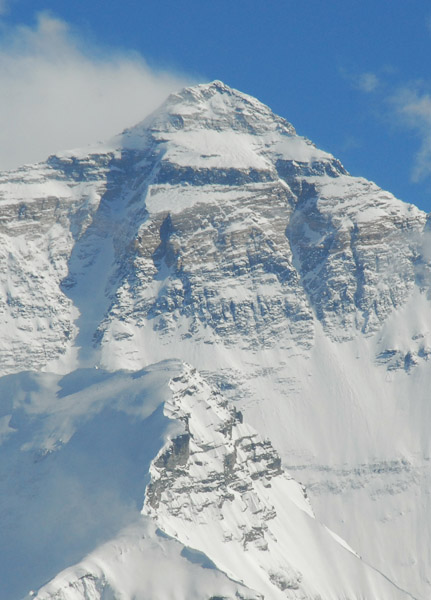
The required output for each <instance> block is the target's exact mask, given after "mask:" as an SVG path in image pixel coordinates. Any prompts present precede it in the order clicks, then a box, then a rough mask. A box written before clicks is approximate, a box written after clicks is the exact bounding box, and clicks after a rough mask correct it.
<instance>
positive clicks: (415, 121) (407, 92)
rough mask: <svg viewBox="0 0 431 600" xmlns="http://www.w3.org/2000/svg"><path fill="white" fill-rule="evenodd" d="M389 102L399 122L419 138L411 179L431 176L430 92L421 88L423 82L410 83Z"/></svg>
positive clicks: (417, 179) (416, 179)
mask: <svg viewBox="0 0 431 600" xmlns="http://www.w3.org/2000/svg"><path fill="white" fill-rule="evenodd" d="M390 103H391V105H392V106H393V107H394V110H395V113H396V115H397V116H398V118H399V121H400V124H401V125H402V126H403V127H406V128H408V129H410V130H411V131H412V132H413V133H415V135H416V136H417V137H418V139H419V150H418V152H417V154H416V156H415V163H414V167H413V171H412V180H413V181H414V182H419V181H422V180H424V179H427V178H428V177H431V94H430V93H429V92H428V91H427V90H425V89H423V84H412V85H411V86H410V87H407V86H406V87H403V88H401V89H399V90H398V91H397V92H396V93H395V94H393V95H392V96H391V98H390Z"/></svg>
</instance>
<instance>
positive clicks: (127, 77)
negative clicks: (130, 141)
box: [0, 0, 193, 169]
mask: <svg viewBox="0 0 431 600" xmlns="http://www.w3.org/2000/svg"><path fill="white" fill-rule="evenodd" d="M4 5H5V3H4V2H2V0H0V9H1V7H2V6H4ZM190 83H193V82H192V80H191V78H187V77H186V76H181V75H175V74H173V73H169V72H162V71H156V70H154V69H152V68H150V67H149V66H148V64H147V63H146V62H145V60H144V59H143V58H142V57H141V56H139V55H137V54H130V53H128V54H127V53H124V52H115V51H108V50H107V49H98V48H96V47H94V46H90V45H88V44H86V43H85V41H84V40H83V39H81V38H80V37H79V36H77V35H75V34H74V33H73V32H72V31H71V30H70V28H69V27H68V25H67V24H66V23H65V22H64V21H62V20H59V19H57V18H55V17H53V16H51V15H49V14H40V15H39V16H38V19H37V23H36V25H35V26H34V27H26V26H19V27H16V28H14V29H13V30H12V31H7V30H6V31H3V41H2V42H1V43H0V136H1V143H0V169H10V168H14V167H17V166H19V165H21V164H24V163H31V162H36V161H38V160H43V159H45V158H46V157H47V156H48V155H49V154H52V153H55V152H56V151H59V150H64V149H69V148H75V147H82V146H86V145H87V144H91V143H93V142H96V141H100V140H104V139H107V138H109V137H111V136H112V135H115V134H116V133H119V132H120V131H122V130H123V129H124V128H125V127H128V126H131V125H134V124H135V123H137V122H139V121H140V120H142V119H143V118H144V117H145V116H147V115H148V114H149V113H150V112H151V111H152V110H154V109H155V108H157V106H158V105H159V104H160V103H161V102H163V100H164V99H165V98H166V96H167V95H168V94H169V93H170V92H172V91H174V90H177V89H179V88H181V87H184V85H189V84H190Z"/></svg>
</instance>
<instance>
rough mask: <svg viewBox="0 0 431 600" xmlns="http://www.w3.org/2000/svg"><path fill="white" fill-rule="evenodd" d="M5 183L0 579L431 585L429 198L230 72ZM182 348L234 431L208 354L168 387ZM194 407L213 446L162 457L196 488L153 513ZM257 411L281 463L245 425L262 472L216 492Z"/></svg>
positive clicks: (116, 593) (22, 584)
mask: <svg viewBox="0 0 431 600" xmlns="http://www.w3.org/2000/svg"><path fill="white" fill-rule="evenodd" d="M278 161H281V163H282V167H283V168H286V169H287V171H286V172H284V171H283V169H282V167H280V166H279V165H278ZM283 165H284V166H283ZM232 172H234V174H233V176H232V181H229V176H230V175H229V173H230V174H232ZM256 172H258V175H256ZM286 173H287V174H286ZM328 173H329V174H328ZM221 174H222V175H223V177H225V175H226V177H227V180H225V181H224V183H220V181H221V180H220V179H219V177H220V176H221ZM255 175H256V176H255ZM210 176H211V177H213V178H214V183H209V182H208V180H207V178H208V177H210ZM0 202H1V206H2V216H1V227H0V236H1V248H2V250H1V270H0V314H1V322H0V333H1V340H2V342H1V344H0V356H1V367H2V375H3V377H2V378H1V379H0V397H1V405H0V406H1V407H0V441H1V445H2V453H1V455H0V456H1V458H0V515H1V519H0V524H1V525H0V526H1V527H2V530H1V533H0V540H1V541H0V552H1V559H0V581H1V582H2V594H3V595H2V598H3V597H5V600H19V598H21V597H22V596H24V594H26V593H27V592H28V591H29V590H30V589H33V590H36V589H37V588H40V586H42V584H43V583H44V582H45V581H47V580H48V579H51V578H54V579H52V581H51V582H50V583H48V584H47V585H46V586H44V587H42V589H40V591H39V592H35V594H37V596H36V597H38V598H40V599H41V600H42V599H43V600H47V599H48V598H49V599H54V598H55V599H56V600H60V599H62V600H63V599H64V600H78V599H79V600H83V599H84V598H85V599H86V600H99V599H100V600H101V599H102V598H103V600H107V599H108V598H109V600H111V598H115V599H116V600H117V599H119V598H121V600H131V599H132V598H133V599H135V598H136V599H138V598H139V600H141V598H147V597H148V598H154V597H156V595H160V597H163V598H171V597H172V598H192V599H193V598H196V599H198V598H199V599H200V598H202V597H210V596H211V595H214V596H219V597H223V596H226V597H228V598H230V597H232V598H234V597H235V595H236V594H238V597H244V598H250V599H251V598H256V597H257V595H256V594H262V593H265V597H267V598H286V597H287V598H298V599H299V598H307V599H308V598H315V597H318V596H319V595H320V597H321V598H322V599H324V600H327V599H332V598H334V600H335V599H337V600H341V598H346V597H348V598H352V599H354V598H358V600H359V598H367V600H368V599H370V600H371V598H378V599H379V600H384V599H386V598H388V599H391V600H392V599H393V598H398V597H399V598H406V597H414V598H417V599H420V600H426V599H427V598H428V597H429V596H430V593H431V588H430V584H429V581H430V578H431V575H430V571H429V565H430V564H431V557H430V554H429V553H430V548H431V531H430V528H429V526H428V524H429V523H431V506H430V503H429V501H428V498H429V490H430V485H431V470H430V462H429V461H430V435H429V423H430V422H431V420H430V417H431V415H430V408H429V398H428V396H429V394H428V390H429V387H430V379H429V373H430V371H429V362H428V361H429V357H430V356H431V337H430V335H431V334H430V332H431V317H430V315H431V311H430V308H431V307H430V299H429V285H430V281H431V279H430V276H429V272H430V271H429V243H428V238H427V236H426V235H424V234H423V230H424V227H425V223H426V215H424V213H422V212H421V211H419V210H418V209H416V208H415V207H412V206H409V205H406V204H404V203H402V202H400V201H399V200H397V199H396V198H394V197H393V196H392V195H391V194H389V193H388V192H384V191H383V190H380V188H378V187H377V186H376V185H375V184H373V183H371V182H368V181H366V180H364V179H361V178H354V177H351V176H349V175H347V174H346V173H345V171H344V170H343V169H342V167H341V166H340V167H339V166H337V165H336V162H334V159H333V157H332V156H331V155H330V154H328V153H326V152H323V151H320V150H318V149H317V148H315V146H314V145H313V144H311V143H310V142H309V141H308V140H305V139H304V138H301V137H299V136H297V135H296V134H295V130H294V129H293V127H292V126H291V125H290V124H289V123H287V122H286V121H284V120H283V119H281V118H280V117H277V116H276V115H273V113H272V112H271V111H270V110H269V109H268V108H267V107H265V106H264V105H262V104H260V103H259V102H258V101H257V100H255V99H253V98H251V97H249V96H246V95H244V94H241V93H240V92H237V91H235V90H231V89H230V88H228V87H227V86H224V84H221V83H220V82H214V83H213V84H209V85H206V86H196V87H195V88H191V89H188V90H184V91H182V92H180V93H178V94H176V95H173V96H172V97H171V98H170V99H169V100H168V101H167V103H166V104H165V105H164V106H163V107H162V108H161V109H160V110H159V111H156V113H155V114H154V115H153V116H152V117H150V118H149V119H147V120H146V121H145V122H144V123H141V124H139V125H137V126H136V127H135V128H132V129H131V130H128V131H126V132H124V133H123V134H121V135H120V136H117V138H114V140H111V141H110V142H108V143H107V144H105V145H103V144H101V145H98V146H95V147H94V148H91V149H86V150H84V151H76V152H67V153H63V154H61V155H59V156H57V157H51V158H50V159H49V160H48V162H47V163H42V164H40V165H35V166H27V167H23V168H22V169H20V170H18V171H16V172H14V173H11V174H2V176H1V180H0ZM167 359H172V360H173V362H166V360H167ZM178 359H181V362H179V361H178ZM158 361H163V362H161V364H159V365H158V366H152V367H150V366H149V365H152V364H153V363H156V362H158ZM182 361H186V362H187V363H190V364H192V365H193V366H194V367H196V368H197V369H198V370H199V371H200V372H201V373H202V376H203V378H204V379H206V380H208V382H210V383H211V382H212V383H215V384H217V385H219V387H220V389H222V390H223V393H224V395H225V399H226V401H227V402H228V406H234V407H235V408H236V409H239V410H241V411H242V412H243V415H244V423H242V424H241V423H237V424H236V426H235V427H234V428H233V429H232V438H229V439H228V440H226V439H225V436H224V434H223V433H222V432H220V425H221V424H222V423H223V422H224V419H225V418H227V417H226V414H227V413H226V410H227V408H226V407H222V406H218V405H217V406H214V405H213V403H212V400H211V392H210V391H208V390H209V389H212V388H211V387H209V388H207V387H206V386H207V384H206V383H202V382H201V380H200V379H199V377H200V376H198V375H191V374H190V373H189V375H188V380H187V384H186V388H187V389H188V390H189V392H190V393H186V395H185V396H184V398H183V399H182V400H181V402H180V403H179V404H178V403H176V402H177V401H178V398H177V399H176V400H175V390H173V389H172V385H173V384H172V382H171V380H173V379H175V377H178V376H179V374H183V373H184V369H185V367H183V366H182ZM29 371H30V372H29ZM170 382H171V383H170ZM198 383H199V385H198ZM195 385H197V386H198V388H199V386H202V388H199V389H201V391H202V389H203V390H207V392H208V394H209V398H210V399H209V400H208V398H206V399H205V398H202V397H199V393H200V392H199V393H197V392H196V390H195V388H194V386H195ZM202 393H203V392H202ZM205 393H206V392H205ZM196 394H197V395H196ZM204 396H205V394H204ZM186 413H187V414H186ZM188 413H190V419H189V426H190V427H191V428H192V433H193V435H194V441H192V443H191V447H192V448H193V447H194V446H193V444H194V443H195V444H197V443H198V441H199V440H200V443H201V444H203V445H204V446H205V444H206V445H210V446H211V448H212V449H211V450H208V451H206V452H204V453H202V454H203V455H204V458H205V461H203V460H202V462H203V463H204V464H203V465H199V464H198V462H197V461H198V460H199V459H197V461H196V460H194V459H193V460H190V461H189V462H187V464H186V465H185V466H184V465H183V470H182V471H181V473H179V474H177V475H176V477H175V478H174V480H173V482H172V486H173V487H175V485H180V483H181V482H183V483H185V484H187V485H192V484H193V486H195V487H193V489H192V491H191V492H190V497H189V498H186V500H187V501H189V504H188V505H187V506H186V504H185V501H184V503H183V500H184V498H182V496H181V493H179V492H178V493H176V494H175V495H174V494H171V500H172V502H171V503H169V502H166V505H165V506H164V507H161V508H160V509H155V513H154V514H153V515H152V516H151V517H148V516H147V517H145V518H144V517H143V516H142V515H141V514H140V511H141V509H142V505H143V503H144V500H145V493H146V486H147V484H148V483H149V481H150V475H151V476H152V477H153V478H154V481H156V480H157V477H158V476H159V475H160V477H162V476H163V474H160V473H159V471H158V467H157V464H156V463H157V458H160V457H161V456H162V455H163V453H164V452H165V451H166V449H167V448H170V447H171V446H170V444H172V443H173V442H172V439H173V438H175V436H177V435H181V434H184V433H185V431H186V429H185V427H186V417H187V418H188ZM178 419H179V420H178ZM255 435H256V436H257V437H256V439H259V440H263V439H265V438H268V439H269V440H270V442H271V444H272V446H271V447H272V448H273V450H274V452H275V451H276V452H278V453H279V455H280V456H281V458H282V462H283V465H285V466H286V468H287V469H288V471H289V472H290V473H291V475H292V476H293V477H294V479H291V478H289V476H288V475H287V474H286V473H284V474H282V475H279V476H273V475H271V476H269V475H268V474H267V476H263V475H262V474H261V473H260V471H259V468H260V467H259V465H260V462H259V461H252V460H248V461H247V460H246V458H247V456H248V454H247V452H248V451H247V450H246V449H244V448H238V450H237V456H238V460H239V461H242V463H244V464H243V468H244V469H247V472H246V477H245V480H246V481H247V482H248V483H250V482H251V483H250V486H251V487H250V489H248V490H247V491H245V492H244V493H240V492H239V491H238V490H235V489H233V491H232V495H233V500H232V501H226V502H224V504H223V506H222V508H221V509H218V508H217V506H218V505H217V503H214V498H215V497H217V498H218V496H217V493H218V492H217V491H215V492H214V495H211V494H210V495H209V496H208V494H207V492H206V491H205V490H203V489H202V486H203V483H202V481H204V480H205V478H208V475H209V474H211V476H212V474H214V476H215V475H217V476H222V475H223V473H224V463H223V461H224V460H225V457H226V449H227V448H230V447H231V445H232V444H235V443H236V442H237V441H238V440H240V439H241V438H242V437H244V436H245V437H247V436H252V437H253V436H255ZM253 439H254V438H253ZM195 450H196V448H195ZM195 458H196V457H195ZM201 458H202V457H201ZM244 465H246V466H244ZM297 481H301V482H303V483H305V484H306V486H307V490H308V496H309V499H310V502H311V506H312V508H313V510H312V508H311V507H310V503H309V502H308V501H305V499H304V495H303V491H302V487H301V486H300V485H299V484H298V483H297ZM229 485H231V484H230V483H229ZM269 486H271V487H269ZM172 489H173V488H172ZM175 489H176V488H175ZM207 500H208V505H207V504H206V501H207ZM146 506H147V505H146ZM262 507H264V508H262ZM270 507H273V509H274V511H275V513H276V514H275V516H273V517H271V518H269V519H268V520H267V521H265V520H262V518H261V515H262V511H263V512H265V511H266V514H269V512H270ZM271 510H272V509H271ZM175 511H177V513H176V514H175ZM220 515H222V517H223V518H219V517H220ZM313 515H316V517H314V516H313ZM216 517H217V518H216ZM156 523H158V526H159V529H160V531H157V529H156ZM262 524H265V526H267V529H264V534H263V537H262V536H257V538H256V540H254V541H251V542H250V543H249V544H248V543H247V544H244V539H243V537H242V536H243V533H244V531H245V530H247V531H250V530H251V531H253V527H255V528H256V527H260V526H262ZM328 528H329V529H328ZM162 532H164V534H168V535H169V536H170V537H166V535H165V537H164V536H163V535H162V534H161V533H162ZM265 545H266V547H267V548H268V549H267V550H265V549H264V547H265ZM41 549H43V551H41ZM85 555H87V556H86V557H85ZM359 556H360V557H361V558H359ZM84 557H85V558H84ZM197 557H198V558H199V560H200V561H201V563H205V564H206V565H207V566H208V564H211V563H212V564H213V568H211V569H208V568H206V569H205V568H203V566H202V564H199V563H198V562H196V560H197ZM191 558H193V560H191ZM73 563H76V565H75V566H74V567H73V566H72V567H70V565H72V564H73ZM157 565H160V570H159V569H158V568H156V566H157ZM64 569H66V571H64ZM162 569H163V570H166V571H170V572H171V573H173V574H174V576H173V577H172V578H169V577H164V576H163V572H164V571H163V570H162ZM379 571H381V572H383V573H384V576H381V575H380V574H379V573H378V572H379ZM57 573H60V574H59V575H58V576H57V577H56V575H57ZM228 575H230V576H231V577H232V578H233V579H235V580H236V581H232V580H231V579H229V577H228ZM82 577H84V579H82ZM385 577H386V578H387V579H385ZM238 580H243V581H244V582H245V587H244V586H241V584H239V583H237V581H238ZM389 580H390V581H389ZM391 581H392V582H394V584H395V585H392V584H391ZM3 582H6V584H4V583H3ZM397 586H398V587H399V588H402V589H405V590H407V592H406V593H403V592H402V591H401V590H400V589H398V587H397ZM246 588H255V590H256V591H255V592H253V591H250V589H246ZM286 590H287V591H286ZM241 594H242V596H241Z"/></svg>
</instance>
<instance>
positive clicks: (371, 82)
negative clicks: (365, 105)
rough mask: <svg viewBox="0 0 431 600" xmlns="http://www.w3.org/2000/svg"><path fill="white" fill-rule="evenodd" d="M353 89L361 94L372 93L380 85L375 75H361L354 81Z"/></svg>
mask: <svg viewBox="0 0 431 600" xmlns="http://www.w3.org/2000/svg"><path fill="white" fill-rule="evenodd" d="M354 84H355V87H356V88H357V89H359V90H361V91H362V92H367V93H371V92H374V91H375V90H376V89H377V88H378V87H379V84H380V81H379V78H378V77H377V75H376V74H375V73H361V74H360V75H358V76H357V77H356V79H355V82H354Z"/></svg>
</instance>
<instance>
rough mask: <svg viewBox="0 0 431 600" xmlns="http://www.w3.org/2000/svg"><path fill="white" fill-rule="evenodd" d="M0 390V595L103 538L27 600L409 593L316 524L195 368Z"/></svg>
mask: <svg viewBox="0 0 431 600" xmlns="http://www.w3.org/2000/svg"><path fill="white" fill-rule="evenodd" d="M2 388H3V389H2V392H3V394H2V395H3V396H6V394H10V397H11V398H12V397H13V398H14V400H13V401H12V402H10V406H9V407H8V410H7V412H8V413H9V414H8V415H5V418H7V420H8V429H7V431H5V432H4V436H3V439H2V453H1V457H2V458H1V462H0V465H1V470H2V472H1V478H0V482H1V490H0V491H1V493H0V501H1V504H0V511H1V514H2V521H1V527H2V529H1V540H2V547H3V548H4V551H5V553H4V555H3V556H2V560H1V563H0V564H1V569H2V573H1V577H0V580H1V581H2V597H3V598H5V599H9V598H11V599H12V598H19V597H21V596H23V595H24V593H25V592H26V591H27V590H29V588H30V587H33V586H34V584H39V585H40V583H41V582H42V581H43V580H44V579H45V578H47V577H49V576H51V575H53V574H54V573H55V572H56V571H57V570H60V569H61V568H63V567H65V566H67V565H68V564H70V563H71V562H73V560H74V559H76V558H78V557H79V558H80V557H81V555H82V554H83V553H84V552H85V551H86V550H92V549H93V548H94V546H97V544H98V543H99V544H100V543H101V542H102V544H101V545H100V546H99V547H98V548H96V549H95V550H93V551H92V552H91V553H90V554H89V555H88V556H87V557H86V558H85V559H84V560H83V561H81V562H79V563H78V564H77V565H75V566H73V567H70V568H68V569H66V570H65V571H63V572H61V573H60V574H59V575H58V576H57V577H55V578H54V579H53V580H52V581H50V582H49V583H48V584H47V585H45V586H42V588H41V589H40V590H39V591H38V592H31V594H30V595H32V596H33V597H36V598H38V599H40V600H52V599H57V600H60V599H61V600H78V599H82V598H85V599H87V600H101V599H102V598H103V599H105V598H121V599H124V600H132V599H134V598H140V599H142V600H143V599H145V598H148V599H150V598H154V597H163V598H184V599H186V598H187V599H189V600H190V599H193V598H196V599H200V598H210V597H213V598H215V597H217V598H220V597H228V598H243V599H246V598H247V599H249V600H257V599H258V598H261V597H262V594H264V595H265V597H267V598H274V599H275V598H295V599H296V598H304V599H305V598H307V599H311V598H313V599H314V598H328V600H329V599H332V598H333V599H338V598H345V597H349V598H363V597H379V598H388V599H393V598H400V599H401V598H403V599H407V598H409V597H410V596H409V595H408V594H406V593H404V592H402V591H401V590H399V589H397V588H396V587H395V586H394V585H392V584H391V583H390V582H388V581H387V580H386V579H385V578H384V577H382V576H381V575H380V574H379V573H376V572H375V571H374V570H373V569H371V568H370V567H368V566H367V565H365V564H364V563H363V562H362V561H361V560H360V559H359V558H358V556H357V555H356V554H354V553H353V551H352V550H350V549H349V548H348V547H347V545H346V544H345V543H344V542H342V541H341V540H340V539H338V538H337V537H336V536H334V534H332V533H331V532H330V531H329V530H328V529H327V528H326V527H324V526H323V525H321V524H320V523H319V522H317V521H316V520H315V518H314V516H313V513H312V510H311V507H310V505H309V503H308V500H307V499H306V496H305V495H304V491H303V488H302V487H301V486H300V485H299V484H298V483H296V482H295V481H294V480H293V479H292V478H291V477H289V476H288V475H287V474H286V473H285V472H284V471H283V469H282V468H281V463H280V459H279V457H278V455H277V453H276V452H275V451H274V449H273V448H272V446H271V444H270V442H269V441H267V440H266V441H264V440H263V439H261V438H260V436H259V435H258V434H257V432H256V431H255V430H254V429H253V428H251V427H250V426H248V425H247V424H246V423H244V422H243V419H242V416H241V414H240V413H238V412H237V411H236V410H235V409H233V408H229V407H228V405H227V402H226V401H225V400H224V398H223V397H222V396H221V394H220V393H219V392H217V391H216V390H215V389H211V387H210V386H208V385H207V384H206V383H205V382H204V381H203V379H202V378H201V377H200V375H199V374H198V373H197V372H196V371H195V369H192V368H191V367H189V366H184V365H182V364H181V363H180V362H178V361H177V362H175V361H170V362H169V361H165V362H164V363H159V364H157V365H154V366H151V367H149V368H147V369H146V370H145V371H139V372H135V373H127V372H117V373H115V374H113V373H107V372H104V371H101V370H96V369H86V370H79V371H75V372H72V373H70V374H68V375H66V376H55V375H47V374H45V375H37V374H30V373H28V374H20V375H13V376H9V377H7V378H3V380H2ZM148 473H150V474H151V482H150V485H149V487H148V488H147V493H146V503H145V507H144V510H143V515H142V516H140V514H139V511H140V508H141V506H142V502H143V499H144V494H145V486H146V484H147V483H148ZM157 526H158V529H157ZM167 573H169V577H167V576H166V575H167ZM239 581H240V582H241V583H238V582H239ZM250 588H254V590H256V591H253V589H250Z"/></svg>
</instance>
